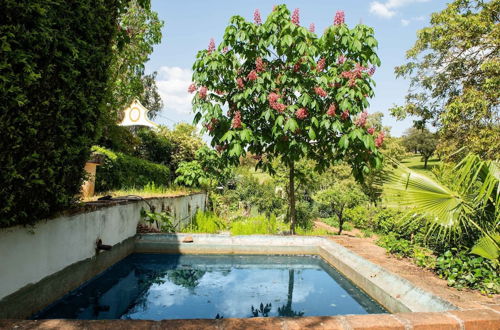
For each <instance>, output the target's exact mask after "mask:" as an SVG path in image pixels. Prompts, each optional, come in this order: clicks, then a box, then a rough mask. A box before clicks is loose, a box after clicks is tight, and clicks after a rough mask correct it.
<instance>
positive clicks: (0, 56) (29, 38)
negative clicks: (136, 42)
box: [0, 0, 122, 227]
mask: <svg viewBox="0 0 500 330" xmlns="http://www.w3.org/2000/svg"><path fill="white" fill-rule="evenodd" d="M121 4H122V3H121V2H120V1H105V0H78V1H72V2H71V4H68V3H67V1H64V0H53V1H45V0H32V1H17V0H3V1H1V2H0V13H2V14H1V17H2V19H1V23H0V102H1V104H2V110H1V116H0V128H1V131H2V138H1V141H2V142H1V143H0V163H1V164H2V170H1V171H0V181H1V182H2V189H1V190H0V191H1V192H0V200H2V205H1V206H0V227H6V226H10V225H14V224H31V223H34V222H35V221H37V220H39V219H42V218H45V217H48V216H50V215H51V214H53V213H54V212H56V211H58V210H61V209H63V208H66V207H68V206H69V205H70V204H71V203H72V202H73V201H74V200H75V195H77V194H78V193H79V191H80V187H81V183H82V180H83V178H84V171H83V168H84V165H85V162H86V160H87V159H88V157H89V153H90V148H91V146H92V144H93V143H94V141H95V138H96V136H97V134H98V131H99V125H98V124H97V123H99V122H100V119H101V116H102V114H103V112H104V111H103V100H104V98H105V96H106V93H107V82H108V78H109V64H110V60H111V55H112V48H111V46H112V41H113V39H114V37H115V35H116V33H117V29H116V19H117V15H118V9H119V8H118V6H119V5H121Z"/></svg>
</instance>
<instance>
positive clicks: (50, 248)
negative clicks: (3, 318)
mask: <svg viewBox="0 0 500 330" xmlns="http://www.w3.org/2000/svg"><path fill="white" fill-rule="evenodd" d="M148 202H149V203H150V204H152V205H154V206H155V207H156V211H161V210H162V209H166V208H170V210H171V214H172V215H175V218H176V219H181V220H183V221H182V222H183V226H185V225H186V224H188V223H189V221H190V217H191V216H193V215H194V214H195V213H196V210H197V209H202V210H204V208H205V195H204V194H195V195H189V196H181V197H172V198H157V199H150V200H148ZM188 205H190V207H189V206H188ZM142 207H144V208H147V205H146V203H145V202H143V201H137V202H131V203H129V204H125V205H115V206H109V207H103V208H100V209H98V210H96V211H93V212H87V213H80V214H76V215H73V216H61V217H59V218H55V219H51V220H47V221H42V222H39V223H37V224H36V226H35V227H34V228H26V227H22V226H16V227H11V228H7V229H0V300H1V299H2V298H4V297H5V296H7V295H9V294H11V293H13V292H16V291H17V290H19V289H21V288H22V287H24V286H26V285H28V284H30V283H36V282H38V281H40V280H41V279H43V278H44V277H46V276H49V275H51V274H54V273H55V272H58V271H60V270H62V269H64V268H65V267H67V266H69V265H71V264H73V263H76V262H79V261H81V260H85V259H87V258H91V257H93V256H94V255H95V242H96V240H97V239H98V238H100V239H101V240H102V242H103V244H106V245H115V244H118V243H120V242H122V241H124V240H126V239H127V238H129V237H132V236H134V235H135V234H136V227H137V223H138V222H139V220H140V210H141V208H142Z"/></svg>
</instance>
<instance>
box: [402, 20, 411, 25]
mask: <svg viewBox="0 0 500 330" xmlns="http://www.w3.org/2000/svg"><path fill="white" fill-rule="evenodd" d="M408 24H410V20H408V19H402V20H401V25H403V26H408Z"/></svg>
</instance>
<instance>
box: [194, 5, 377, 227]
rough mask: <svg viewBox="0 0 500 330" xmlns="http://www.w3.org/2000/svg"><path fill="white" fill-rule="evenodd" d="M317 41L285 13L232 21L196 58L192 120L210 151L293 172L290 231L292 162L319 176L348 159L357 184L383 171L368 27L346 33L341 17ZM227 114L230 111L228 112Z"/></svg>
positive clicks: (281, 10) (372, 43) (293, 219)
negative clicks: (373, 121) (369, 114)
mask: <svg viewBox="0 0 500 330" xmlns="http://www.w3.org/2000/svg"><path fill="white" fill-rule="evenodd" d="M336 17H337V18H336V19H335V24H334V25H332V26H329V27H328V28H327V29H326V30H325V33H324V34H323V35H321V36H318V35H317V34H316V33H314V32H311V31H308V30H307V29H306V28H304V27H301V26H300V25H299V13H298V10H297V11H296V12H295V13H294V15H293V17H291V15H290V12H289V11H288V9H287V8H286V6H285V5H279V6H276V7H275V9H274V10H273V11H272V12H271V14H270V15H269V16H268V18H267V20H266V21H265V22H261V20H260V14H259V15H256V18H258V19H256V21H255V22H254V23H251V22H247V21H245V19H244V18H243V17H241V16H234V17H232V18H231V21H230V24H229V25H228V27H227V28H226V30H225V33H224V37H223V41H222V42H221V44H220V45H219V46H218V47H216V46H215V42H214V41H213V40H212V41H211V42H210V44H209V47H208V49H206V50H201V51H199V52H198V54H197V60H196V61H195V63H194V64H193V71H194V73H193V85H191V86H190V88H189V90H190V91H191V92H196V96H195V97H194V98H193V108H194V110H195V112H196V114H195V122H196V123H198V122H202V124H203V126H204V127H205V128H206V130H207V132H208V134H209V135H210V136H211V138H212V145H213V146H215V147H216V149H217V150H219V151H220V152H221V153H224V154H225V155H226V156H227V157H229V161H231V162H232V163H234V164H236V163H237V162H238V161H239V157H240V156H243V155H244V154H245V153H246V151H248V152H251V153H252V154H253V155H255V156H256V157H258V158H259V159H260V161H259V162H258V164H257V166H258V167H260V168H263V169H265V170H267V171H268V172H270V173H273V172H274V169H273V166H272V161H273V160H274V159H279V160H280V161H281V162H282V164H284V165H285V166H286V167H287V169H288V172H289V184H288V196H289V198H288V200H289V212H288V214H289V218H290V228H291V231H292V232H294V230H295V225H296V210H295V184H294V180H295V174H296V172H295V164H296V163H297V162H298V161H299V160H300V159H302V158H305V157H307V158H310V159H313V160H315V161H316V162H317V167H318V168H319V169H321V168H323V169H324V168H326V167H328V166H330V165H331V164H332V163H333V162H334V161H336V160H340V159H345V160H346V162H348V163H349V164H350V165H351V166H352V168H353V172H354V174H355V176H356V177H358V178H361V177H362V175H363V173H366V172H368V171H369V167H370V166H377V165H378V164H380V158H381V157H380V153H379V151H378V149H377V147H376V145H377V146H379V145H381V143H382V141H383V133H380V134H379V135H378V136H377V139H376V141H375V138H374V136H372V135H371V134H370V133H369V132H367V130H366V129H365V123H366V113H365V112H363V111H364V109H366V108H367V107H368V100H367V98H368V97H371V96H373V90H372V85H373V80H372V78H371V74H372V73H373V71H374V66H378V65H380V60H379V58H378V56H377V54H376V53H375V49H376V47H377V41H376V40H375V38H374V36H373V34H374V33H373V29H372V28H369V27H367V26H365V25H362V24H360V25H357V26H356V27H354V28H353V29H349V28H348V26H347V25H346V24H345V23H344V14H343V12H339V13H337V15H336ZM226 107H227V108H228V109H229V111H228V112H227V114H226V110H224V109H226Z"/></svg>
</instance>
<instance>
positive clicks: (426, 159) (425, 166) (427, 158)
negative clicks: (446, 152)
mask: <svg viewBox="0 0 500 330" xmlns="http://www.w3.org/2000/svg"><path fill="white" fill-rule="evenodd" d="M428 160H429V157H424V168H427V161H428Z"/></svg>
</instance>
